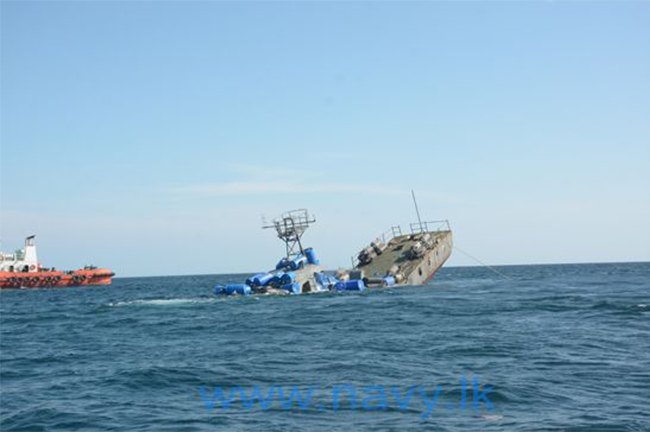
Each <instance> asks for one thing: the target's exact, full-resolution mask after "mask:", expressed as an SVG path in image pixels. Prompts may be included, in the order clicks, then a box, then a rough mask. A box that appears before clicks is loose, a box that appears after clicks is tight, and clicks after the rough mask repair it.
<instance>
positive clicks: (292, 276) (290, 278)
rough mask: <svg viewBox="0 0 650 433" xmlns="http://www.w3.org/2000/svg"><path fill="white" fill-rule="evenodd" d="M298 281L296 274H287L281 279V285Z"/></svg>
mask: <svg viewBox="0 0 650 433" xmlns="http://www.w3.org/2000/svg"><path fill="white" fill-rule="evenodd" d="M295 279H296V274H295V272H287V273H285V274H282V276H281V277H280V285H282V286H284V285H286V284H292V283H293V282H294V281H295Z"/></svg>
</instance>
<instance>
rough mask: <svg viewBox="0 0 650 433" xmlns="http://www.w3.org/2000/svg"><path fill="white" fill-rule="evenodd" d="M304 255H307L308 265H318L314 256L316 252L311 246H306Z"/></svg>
mask: <svg viewBox="0 0 650 433" xmlns="http://www.w3.org/2000/svg"><path fill="white" fill-rule="evenodd" d="M305 256H307V263H309V264H310V265H319V264H320V262H319V261H318V259H317V258H316V253H315V252H314V249H313V248H307V249H306V250H305Z"/></svg>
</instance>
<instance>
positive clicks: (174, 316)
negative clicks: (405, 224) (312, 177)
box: [0, 263, 650, 431]
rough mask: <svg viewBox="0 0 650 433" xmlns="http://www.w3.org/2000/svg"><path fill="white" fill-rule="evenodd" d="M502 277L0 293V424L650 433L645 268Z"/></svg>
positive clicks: (453, 272)
mask: <svg viewBox="0 0 650 433" xmlns="http://www.w3.org/2000/svg"><path fill="white" fill-rule="evenodd" d="M498 270H499V272H501V273H503V274H505V275H506V276H508V277H509V278H508V279H506V278H503V277H502V276H500V275H497V274H495V273H493V272H491V271H490V270H489V269H487V268H483V267H465V268H451V267H445V268H443V269H442V270H441V271H440V272H439V273H438V274H437V275H436V277H435V278H434V279H433V281H432V282H431V283H430V284H429V285H427V286H418V287H404V288H392V289H382V290H376V291H365V292H355V293H341V294H339V293H327V294H315V295H304V296H286V297H272V296H252V297H247V298H242V297H231V298H219V299H218V298H216V297H215V296H213V294H212V287H213V286H214V285H215V284H217V283H222V284H224V283H233V282H240V281H242V280H243V279H244V278H245V277H246V275H204V276H187V277H160V278H117V279H115V280H114V283H113V285H112V286H109V287H94V288H83V289H81V288H79V289H77V288H73V289H44V290H5V291H2V292H1V293H0V330H1V339H0V429H2V430H4V431H9V430H73V431H78V430H192V431H195V430H300V431H308V430H440V431H444V430H481V431H502V430H571V431H584V430H589V431H600V430H615V431H641V430H649V429H650V263H627V264H623V263H621V264H588V265H544V266H506V267H499V268H498ZM255 396H257V397H258V398H257V400H256V399H255ZM294 397H295V399H293V398H294Z"/></svg>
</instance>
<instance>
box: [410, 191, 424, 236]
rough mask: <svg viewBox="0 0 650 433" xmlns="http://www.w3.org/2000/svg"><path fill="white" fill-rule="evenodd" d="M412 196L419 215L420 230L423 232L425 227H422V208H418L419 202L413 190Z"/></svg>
mask: <svg viewBox="0 0 650 433" xmlns="http://www.w3.org/2000/svg"><path fill="white" fill-rule="evenodd" d="M411 196H413V204H414V205H415V213H416V214H417V215H418V224H419V225H420V231H421V232H423V231H424V228H423V227H422V219H421V218H420V209H418V202H417V200H416V199H415V192H413V190H411Z"/></svg>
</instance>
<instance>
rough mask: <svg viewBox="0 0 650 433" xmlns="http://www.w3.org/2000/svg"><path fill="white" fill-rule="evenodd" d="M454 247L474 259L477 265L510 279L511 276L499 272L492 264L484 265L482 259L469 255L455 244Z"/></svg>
mask: <svg viewBox="0 0 650 433" xmlns="http://www.w3.org/2000/svg"><path fill="white" fill-rule="evenodd" d="M454 249H455V250H457V251H458V252H459V253H462V254H465V255H466V256H467V257H469V258H470V259H472V260H474V261H475V262H476V263H478V264H479V265H481V266H484V267H486V268H488V269H489V270H491V271H492V272H494V273H495V274H497V275H499V276H500V277H503V278H505V279H506V280H512V278H511V277H509V276H507V275H506V274H504V273H503V272H500V271H498V270H496V269H494V268H493V267H492V266H490V265H486V264H485V263H483V262H482V261H480V260H479V259H477V258H476V257H474V256H473V255H471V254H470V253H467V252H465V251H463V250H461V249H460V248H458V247H457V246H456V245H454Z"/></svg>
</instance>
